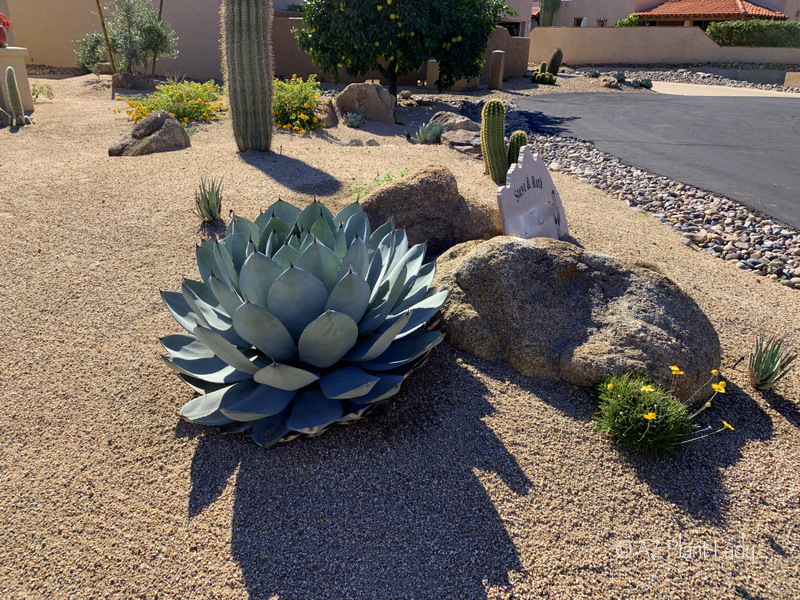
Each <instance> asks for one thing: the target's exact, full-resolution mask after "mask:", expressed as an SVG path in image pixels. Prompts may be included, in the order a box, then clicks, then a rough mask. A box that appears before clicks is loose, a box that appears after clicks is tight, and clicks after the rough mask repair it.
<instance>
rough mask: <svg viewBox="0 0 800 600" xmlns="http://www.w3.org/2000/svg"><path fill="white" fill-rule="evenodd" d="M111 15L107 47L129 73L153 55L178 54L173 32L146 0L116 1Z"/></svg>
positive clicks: (168, 55)
mask: <svg viewBox="0 0 800 600" xmlns="http://www.w3.org/2000/svg"><path fill="white" fill-rule="evenodd" d="M111 14H112V16H113V19H112V20H111V21H110V22H109V24H108V37H109V40H110V42H111V50H112V52H114V53H115V54H119V55H120V56H121V57H122V63H123V64H124V65H125V68H126V69H127V71H128V72H129V73H131V72H133V69H134V67H137V66H141V67H145V66H146V65H147V63H148V62H150V60H152V58H153V56H154V55H158V56H159V57H160V58H175V57H176V56H177V55H178V50H177V44H178V38H177V37H176V36H175V32H174V31H173V30H172V28H171V27H170V26H169V25H167V24H166V23H165V22H164V21H163V20H162V19H161V17H159V15H158V11H157V10H156V9H155V8H154V7H153V4H152V2H151V1H150V0H116V1H115V2H114V4H113V6H112V8H111ZM93 43H94V42H93ZM79 58H80V57H79Z"/></svg>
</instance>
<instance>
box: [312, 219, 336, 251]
mask: <svg viewBox="0 0 800 600" xmlns="http://www.w3.org/2000/svg"><path fill="white" fill-rule="evenodd" d="M309 233H310V234H311V235H313V236H314V237H315V238H317V240H319V241H320V242H322V243H323V244H325V245H326V246H327V247H328V248H330V249H331V250H332V249H333V244H334V242H335V241H336V237H335V236H334V234H333V231H332V230H331V228H330V227H329V226H328V223H327V221H325V219H324V218H323V217H322V216H320V217H319V218H318V219H317V220H316V221H314V224H313V225H312V226H311V231H310V232H309Z"/></svg>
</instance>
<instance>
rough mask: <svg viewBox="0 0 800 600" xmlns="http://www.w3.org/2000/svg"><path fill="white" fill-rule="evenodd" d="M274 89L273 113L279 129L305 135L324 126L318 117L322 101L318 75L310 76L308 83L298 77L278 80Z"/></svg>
mask: <svg viewBox="0 0 800 600" xmlns="http://www.w3.org/2000/svg"><path fill="white" fill-rule="evenodd" d="M273 89H274V95H273V100H272V112H273V114H274V115H275V124H276V125H277V126H278V127H279V128H281V129H287V130H289V131H297V132H298V133H300V135H305V134H306V133H308V132H309V131H312V130H314V129H319V128H320V127H322V126H323V123H322V121H320V120H319V117H317V109H318V108H319V106H320V104H322V101H321V100H320V97H321V93H320V88H319V83H318V82H317V78H316V75H311V76H309V78H308V80H306V81H303V78H302V77H297V76H296V75H292V78H291V79H290V80H289V81H281V80H279V79H276V80H275V82H274V83H273Z"/></svg>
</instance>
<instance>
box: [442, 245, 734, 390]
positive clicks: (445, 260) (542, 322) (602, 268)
mask: <svg viewBox="0 0 800 600" xmlns="http://www.w3.org/2000/svg"><path fill="white" fill-rule="evenodd" d="M436 265H437V268H436V280H435V283H436V285H440V286H443V287H446V288H448V289H449V290H450V295H449V298H448V301H447V303H446V304H445V306H444V308H443V314H444V331H445V333H446V335H447V338H446V339H447V340H448V341H449V342H450V343H451V344H453V345H454V346H456V347H457V348H460V349H462V350H465V351H467V352H470V353H472V354H474V355H476V356H478V357H480V358H484V359H487V360H491V361H500V360H505V361H507V362H508V363H509V364H510V365H511V366H512V367H513V368H514V369H515V370H517V371H519V372H520V373H522V374H523V375H528V376H533V377H544V378H546V379H551V380H560V381H566V382H568V383H572V384H575V385H579V386H591V385H593V384H595V383H596V382H597V381H598V380H599V379H601V378H602V377H603V376H605V375H609V374H611V373H615V372H618V371H628V370H633V369H637V370H640V371H643V372H645V373H647V374H648V375H649V376H650V377H652V378H653V379H654V380H655V381H656V382H657V383H659V384H661V385H664V386H666V387H667V388H669V387H671V386H672V385H673V379H674V383H675V393H676V395H677V396H678V397H679V398H681V399H684V400H686V399H688V398H689V397H690V396H691V395H692V394H694V392H695V391H696V390H698V389H699V388H700V387H702V386H704V385H705V384H706V382H707V381H708V380H709V378H710V371H711V370H712V369H716V368H718V367H719V363H720V345H719V338H718V336H717V333H716V331H714V328H713V326H712V325H711V323H710V321H709V320H708V318H707V317H706V316H705V314H704V313H703V312H702V311H701V310H700V308H699V307H698V306H697V304H696V303H695V302H694V300H692V298H691V297H689V296H688V295H687V294H685V293H684V292H683V291H682V290H681V289H680V288H679V287H678V286H677V285H675V283H673V282H672V281H671V280H670V279H668V278H667V277H665V276H663V275H661V274H659V273H657V272H655V271H651V270H649V269H646V268H644V267H639V266H632V265H623V264H622V263H620V262H618V261H617V260H615V259H613V258H611V257H609V256H606V255H602V254H595V253H593V252H588V251H586V250H583V249H581V248H580V247H578V246H575V245H574V244H570V243H568V242H563V241H558V240H551V239H549V238H534V239H530V240H523V239H520V238H512V237H505V236H500V237H495V238H493V239H491V240H488V241H473V242H467V243H464V244H460V245H458V246H456V247H454V248H452V249H450V250H449V251H448V252H446V253H445V254H443V255H442V256H441V257H439V259H438V260H437V262H436ZM670 365H678V366H680V368H681V369H683V371H684V373H685V374H684V375H682V376H680V377H677V378H673V376H672V375H671V373H670V369H669V367H670ZM706 392H710V386H709V389H708V390H704V391H703V392H701V393H700V394H698V395H697V396H695V398H694V399H695V400H697V399H703V398H706V397H707V395H706Z"/></svg>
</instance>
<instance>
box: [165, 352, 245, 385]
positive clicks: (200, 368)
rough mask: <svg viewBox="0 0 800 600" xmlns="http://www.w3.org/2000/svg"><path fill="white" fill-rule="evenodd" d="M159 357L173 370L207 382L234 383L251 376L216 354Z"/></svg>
mask: <svg viewBox="0 0 800 600" xmlns="http://www.w3.org/2000/svg"><path fill="white" fill-rule="evenodd" d="M161 359H162V360H163V361H164V362H165V363H166V365H167V366H168V367H169V368H170V369H172V370H173V371H176V372H178V373H180V374H183V375H188V376H189V377H193V378H194V379H200V380H202V381H207V382H209V383H235V382H237V381H244V380H245V379H250V377H251V375H250V374H249V373H245V372H243V371H238V370H236V369H234V368H233V367H232V366H230V365H229V364H227V363H226V362H225V361H223V360H222V359H221V358H218V357H216V356H214V357H212V358H197V359H193V360H189V359H186V358H177V357H175V358H173V357H171V356H162V357H161Z"/></svg>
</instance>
